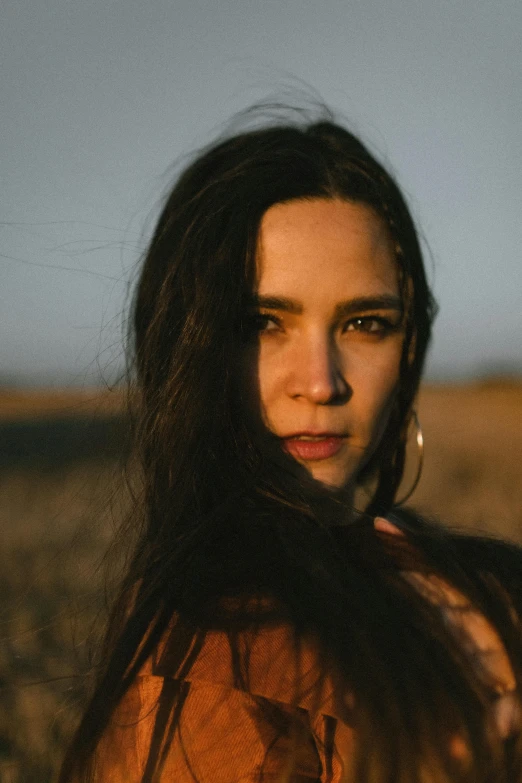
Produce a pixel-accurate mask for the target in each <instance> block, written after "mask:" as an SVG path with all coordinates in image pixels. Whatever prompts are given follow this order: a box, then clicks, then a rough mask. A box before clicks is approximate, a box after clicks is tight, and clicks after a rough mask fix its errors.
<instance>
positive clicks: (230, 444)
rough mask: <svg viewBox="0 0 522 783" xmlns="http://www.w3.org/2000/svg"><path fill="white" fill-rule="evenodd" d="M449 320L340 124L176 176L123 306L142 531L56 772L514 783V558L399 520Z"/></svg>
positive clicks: (393, 205)
mask: <svg viewBox="0 0 522 783" xmlns="http://www.w3.org/2000/svg"><path fill="white" fill-rule="evenodd" d="M433 314H434V304H433V300H432V297H431V294H430V291H429V287H428V285H427V282H426V277H425V272H424V267H423V261H422V257H421V251H420V248H419V242H418V239H417V235H416V232H415V228H414V225H413V222H412V219H411V216H410V214H409V211H408V209H407V206H406V204H405V202H404V199H403V197H402V196H401V193H400V191H399V190H398V188H397V185H396V184H395V182H394V181H393V179H392V178H391V177H390V175H389V174H388V173H387V172H386V171H385V169H384V168H383V167H382V166H381V165H380V164H379V163H378V162H377V161H376V160H375V159H374V158H373V156H372V155H371V154H370V153H369V151H368V150H367V149H366V148H365V147H364V146H363V145H362V144H361V142H360V141H359V140H358V139H356V138H355V137H354V136H353V135H352V134H350V133H349V132H348V131H346V130H344V129H343V128H341V127H340V126H339V125H337V124H335V123H334V122H332V121H330V119H325V120H323V121H319V122H311V123H305V122H300V123H296V124H292V123H291V122H288V123H281V122H276V123H273V124H272V125H268V126H266V127H263V128H261V129H257V130H251V131H248V132H245V133H242V134H239V135H236V136H233V137H232V138H228V139H226V140H224V141H220V142H219V143H217V144H216V145H214V146H213V147H211V148H209V149H208V150H206V151H205V152H204V153H203V154H201V155H200V156H199V157H198V158H197V159H196V160H195V161H194V162H193V163H192V165H190V166H189V167H188V168H187V169H186V171H185V172H184V173H183V174H182V175H181V177H180V178H179V180H178V182H177V183H176V185H175V187H174V189H173V190H172V192H171V194H170V196H169V197H168V199H167V201H166V204H165V206H164V209H163V212H162V215H161V217H160V219H159V222H158V225H157V228H156V231H155V233H154V236H153V238H152V241H151V243H150V247H149V249H148V252H147V254H146V257H145V261H144V265H143V270H142V272H141V277H140V280H139V284H138V288H137V294H136V298H135V304H134V318H133V334H132V337H133V349H134V356H135V361H136V371H137V384H136V385H137V390H138V396H139V416H138V421H137V428H136V434H137V437H136V444H137V446H136V448H137V454H138V456H139V459H140V464H141V467H142V471H141V472H142V478H143V502H142V505H141V506H140V507H139V508H138V511H137V513H138V516H140V515H141V520H142V525H141V528H140V533H139V538H138V542H137V545H136V547H135V549H134V554H133V556H132V559H131V561H130V565H129V568H128V571H127V574H126V577H125V579H124V582H123V585H122V589H121V594H120V596H119V599H118V601H117V602H116V604H115V606H114V609H113V612H112V617H111V620H110V623H109V629H108V633H107V638H106V642H105V647H104V650H103V654H102V656H101V661H102V664H101V666H100V673H99V677H98V682H97V686H96V689H95V691H94V694H93V697H92V701H91V703H90V705H89V706H88V708H87V711H86V713H85V716H84V718H83V721H82V723H81V725H80V727H79V729H78V731H77V733H76V736H75V738H74V741H73V743H72V745H71V747H70V749H69V752H68V754H67V757H66V759H65V761H64V765H63V770H62V776H61V781H62V783H65V781H72V780H74V781H79V780H95V781H111V783H120V781H121V783H123V781H129V783H132V782H133V781H136V782H137V781H161V783H166V782H168V783H171V781H176V783H178V781H179V782H180V783H185V781H192V780H198V781H201V783H203V782H204V781H213V783H221V782H223V783H224V782H225V781H226V783H232V781H248V782H249V783H250V782H251V781H252V782H253V781H258V780H259V781H261V780H270V781H276V780H277V781H287V780H288V781H305V780H306V781H310V780H314V781H341V780H345V781H357V782H358V783H359V782H360V783H363V782H364V783H366V782H368V783H385V782H386V783H388V782H391V781H394V783H407V782H409V783H413V782H414V781H422V783H432V782H433V783H435V781H437V783H439V782H444V781H457V780H458V781H470V783H471V781H473V783H479V782H480V781H484V783H485V781H508V780H509V781H510V782H512V781H522V764H521V762H522V746H521V740H520V735H519V732H518V713H517V688H518V687H519V685H520V682H521V666H522V636H521V628H520V611H521V607H522V598H521V595H522V594H521V592H520V587H521V583H522V579H521V574H522V570H521V565H522V557H521V554H520V551H519V550H518V549H517V548H516V547H514V546H511V545H508V544H503V543H501V542H496V541H486V540H480V539H477V538H469V537H468V538H465V537H461V536H458V535H455V534H451V533H449V532H447V531H444V530H442V529H440V528H439V527H435V526H433V525H430V524H428V523H427V522H425V521H423V520H421V519H418V518H417V517H415V515H414V514H412V513H410V512H408V513H407V512H405V511H399V510H398V509H397V508H395V507H394V503H395V501H396V495H397V492H398V489H399V485H400V483H401V477H402V473H403V467H404V459H405V449H406V440H407V432H408V425H409V423H410V420H411V419H412V406H413V403H414V400H415V396H416V393H417V389H418V385H419V379H420V375H421V371H422V367H423V363H424V358H425V354H426V349H427V346H428V342H429V338H430V328H431V322H432V317H433ZM361 488H362V489H364V490H365V492H366V497H367V498H368V501H367V504H366V505H367V507H366V508H365V509H360V508H359V509H357V507H356V506H357V503H356V501H355V493H356V490H359V489H361Z"/></svg>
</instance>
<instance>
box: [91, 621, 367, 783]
mask: <svg viewBox="0 0 522 783" xmlns="http://www.w3.org/2000/svg"><path fill="white" fill-rule="evenodd" d="M174 631H175V629H174ZM237 642H238V643H239V646H240V647H243V648H244V649H245V650H246V649H248V651H249V654H248V664H249V678H248V690H247V691H245V690H243V689H242V688H240V687H239V686H238V683H237V682H234V677H233V670H234V667H233V665H232V664H233V662H232V657H231V656H232V647H231V645H230V642H229V637H228V635H227V634H226V633H225V632H223V631H210V632H208V633H207V635H206V638H205V641H204V643H203V646H202V648H201V650H200V652H199V654H198V656H197V658H196V660H195V662H194V664H193V665H192V667H191V669H190V672H189V674H188V675H187V678H186V679H185V680H183V681H180V680H177V679H176V678H173V677H169V676H166V672H165V671H164V669H165V658H164V656H162V654H158V655H156V656H153V657H152V659H150V660H149V661H148V662H147V663H146V665H145V666H144V668H143V670H142V671H141V673H140V675H139V676H138V677H137V678H136V681H135V683H134V684H133V685H132V686H131V688H130V690H129V691H128V693H127V694H126V696H125V697H124V699H123V701H122V702H121V704H120V705H119V707H118V709H117V711H116V713H115V715H114V716H113V719H112V722H111V724H110V726H109V729H108V730H107V731H106V733H105V735H104V737H103V740H102V742H101V744H100V746H99V748H98V752H97V756H96V766H95V780H96V782H97V783H101V782H102V781H103V783H139V781H141V777H142V775H143V772H144V770H145V766H146V764H147V757H148V753H149V748H150V746H151V741H152V738H153V732H154V725H155V722H156V721H157V720H161V715H160V712H161V709H162V707H161V705H162V701H163V700H166V699H168V697H169V696H170V697H174V699H175V698H176V697H179V696H182V697H184V703H183V709H182V711H181V718H180V722H179V725H178V727H177V729H176V731H175V732H174V736H173V737H172V741H171V742H170V744H169V747H168V750H167V753H166V757H165V762H164V764H163V767H162V770H161V774H160V777H159V780H160V781H161V783H174V782H175V783H189V782H190V783H194V779H196V780H197V781H199V782H200V783H206V781H209V782H210V781H211V782H212V783H235V782H236V781H237V783H254V781H259V780H263V781H276V780H277V781H280V780H282V779H284V772H285V768H286V767H287V765H288V757H289V752H290V751H291V750H292V748H293V747H294V746H293V745H292V742H295V736H296V735H295V733H294V734H292V732H291V731H290V725H292V726H293V727H294V730H295V727H296V726H297V728H298V737H299V740H298V749H297V751H296V769H295V771H294V774H293V776H292V781H295V783H298V782H299V783H300V782H301V781H302V782H303V783H304V782H305V781H306V782H307V783H310V781H321V782H323V781H324V782H325V783H326V781H328V782H329V783H334V782H335V783H337V782H338V781H341V778H342V777H343V770H344V765H345V763H346V759H349V758H350V756H351V753H350V747H351V743H352V730H351V729H350V727H349V726H348V725H347V724H346V723H344V722H343V721H342V719H341V718H340V716H339V712H342V705H339V706H336V704H335V698H334V682H333V679H332V676H331V675H329V676H326V677H324V678H320V677H318V672H320V668H319V663H318V662H319V653H318V649H317V647H316V645H315V644H314V643H313V641H312V640H309V642H307V643H306V644H304V645H302V646H301V649H298V650H295V647H294V641H293V634H292V633H291V629H290V627H289V626H287V625H284V624H279V625H276V626H274V627H269V628H264V629H263V630H262V631H259V632H248V631H245V632H242V633H241V634H240V635H239V637H238V638H237ZM259 706H261V707H262V708H263V715H266V714H270V711H271V710H272V708H273V715H274V723H273V725H272V721H271V720H268V721H267V720H266V719H265V721H264V722H263V721H261V722H260V721H259V718H258V714H259V713H258V708H259ZM285 721H286V722H287V725H286V726H285ZM167 734H168V727H167ZM160 752H161V751H160ZM343 759H344V761H343Z"/></svg>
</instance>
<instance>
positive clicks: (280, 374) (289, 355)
mask: <svg viewBox="0 0 522 783" xmlns="http://www.w3.org/2000/svg"><path fill="white" fill-rule="evenodd" d="M257 276H258V285H257V291H256V301H255V307H256V313H257V321H258V324H259V327H258V333H259V343H258V367H257V375H258V378H257V381H258V387H259V396H260V403H261V415H262V420H263V423H264V425H265V426H266V427H267V428H268V430H269V431H270V432H271V433H272V434H273V435H274V436H275V437H276V438H277V440H278V443H279V444H280V447H281V448H282V449H283V450H284V451H286V452H287V453H288V454H289V455H290V456H291V457H293V458H294V459H295V460H296V461H297V462H298V463H300V465H301V466H303V467H304V468H305V469H306V470H307V471H308V473H309V474H310V475H311V476H312V477H313V478H314V479H317V480H318V481H320V482H321V483H323V484H325V485H329V486H331V487H338V488H341V487H348V488H350V486H351V485H352V484H353V482H354V480H355V479H356V477H357V474H358V473H359V471H360V470H361V468H362V467H363V466H364V465H365V464H366V462H367V461H368V459H369V457H370V456H371V454H372V452H373V451H374V449H375V447H376V446H377V444H378V442H379V440H380V438H381V436H382V433H383V431H384V428H385V426H386V423H387V420H388V417H389V413H390V410H391V407H392V404H393V401H394V397H395V393H396V390H397V386H398V383H399V363H400V358H401V352H402V344H403V339H404V330H403V318H402V306H401V299H400V296H399V286H398V277H397V267H396V263H395V259H394V253H393V248H392V245H391V241H390V237H389V234H388V232H387V229H386V225H385V223H384V222H383V221H382V220H381V218H379V217H378V216H377V215H376V214H375V213H374V212H373V211H372V210H371V209H370V208H369V207H367V206H365V205H363V204H359V203H354V202H349V201H343V200H341V199H327V198H313V199H308V200H304V199H303V200H294V201H289V202H286V203H283V204H276V205H274V206H273V207H271V208H270V209H268V211H267V212H266V213H265V215H264V217H263V219H262V222H261V226H260V233H259V240H258V249H257Z"/></svg>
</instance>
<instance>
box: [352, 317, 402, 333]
mask: <svg viewBox="0 0 522 783" xmlns="http://www.w3.org/2000/svg"><path fill="white" fill-rule="evenodd" d="M395 329H397V324H395V323H393V322H392V321H390V320H389V319H388V318H383V317H382V316H377V315H363V316H359V317H358V318H352V319H351V320H350V321H347V323H346V324H345V325H344V331H345V332H361V333H362V334H369V335H375V336H383V335H386V334H389V333H390V332H392V331H394V330H395Z"/></svg>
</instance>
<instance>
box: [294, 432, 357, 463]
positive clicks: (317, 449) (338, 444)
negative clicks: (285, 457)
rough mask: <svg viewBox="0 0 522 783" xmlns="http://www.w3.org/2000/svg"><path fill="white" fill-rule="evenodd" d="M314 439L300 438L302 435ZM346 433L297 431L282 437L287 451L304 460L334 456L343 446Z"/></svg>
mask: <svg viewBox="0 0 522 783" xmlns="http://www.w3.org/2000/svg"><path fill="white" fill-rule="evenodd" d="M303 436H306V437H309V438H314V440H299V438H300V437H303ZM345 438H346V435H340V434H339V433H334V432H296V433H294V434H293V435H287V436H286V437H284V438H281V441H282V443H283V447H284V449H285V451H287V452H288V453H289V454H291V455H292V457H295V458H297V459H300V460H303V461H315V460H323V459H330V458H331V457H334V456H335V455H336V454H337V453H338V452H339V451H340V450H341V448H342V447H343V445H344V440H345Z"/></svg>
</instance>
